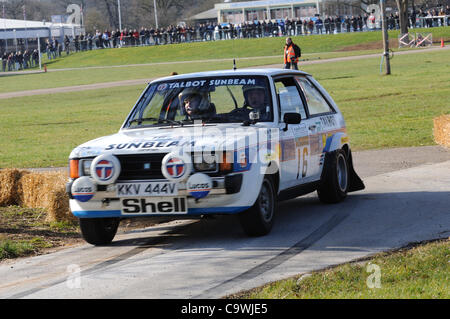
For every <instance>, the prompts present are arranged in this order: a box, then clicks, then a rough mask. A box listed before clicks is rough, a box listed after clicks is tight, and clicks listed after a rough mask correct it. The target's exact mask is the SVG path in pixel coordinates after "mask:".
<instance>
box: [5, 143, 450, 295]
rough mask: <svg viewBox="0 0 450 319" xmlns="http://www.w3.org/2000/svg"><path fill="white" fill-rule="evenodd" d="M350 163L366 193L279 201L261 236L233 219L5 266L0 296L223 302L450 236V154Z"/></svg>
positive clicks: (373, 156)
mask: <svg viewBox="0 0 450 319" xmlns="http://www.w3.org/2000/svg"><path fill="white" fill-rule="evenodd" d="M354 161H355V167H356V170H357V171H358V172H360V175H361V176H362V177H363V179H364V182H365V184H366V189H365V190H364V191H360V192H356V193H352V194H350V195H349V196H348V198H347V199H346V200H345V201H344V202H343V203H340V204H337V205H324V204H321V203H320V202H319V201H318V199H317V196H316V195H315V193H314V194H311V195H308V196H304V197H299V198H296V199H293V200H290V201H287V202H283V203H281V204H280V206H279V213H278V215H277V220H276V224H275V226H274V229H273V230H272V232H271V233H270V234H269V235H267V236H265V237H260V238H248V237H246V236H245V235H244V234H243V232H242V231H241V228H240V225H239V223H238V221H237V219H236V218H234V217H232V216H231V217H230V216H223V217H217V218H214V219H202V220H197V221H192V220H184V221H172V222H169V223H165V224H160V225H158V226H154V227H150V228H146V229H144V230H139V231H134V232H131V233H126V234H120V235H118V236H117V237H116V239H115V240H114V242H113V244H112V245H111V246H109V247H93V246H90V245H83V246H80V247H75V248H71V249H65V250H61V251H58V252H56V253H53V254H48V255H43V256H38V257H33V258H25V259H21V260H18V261H13V262H6V263H2V264H0V279H1V280H0V298H217V297H222V296H225V295H227V294H231V293H235V292H238V291H241V290H243V289H249V288H253V287H256V286H259V285H262V284H264V283H267V282H270V281H273V280H278V279H281V278H286V277H288V276H292V275H295V274H299V273H308V272H311V271H312V270H317V269H323V268H325V267H328V266H331V265H336V264H340V263H344V262H348V261H351V260H354V259H358V258H362V257H366V256H369V255H372V254H375V253H377V252H380V251H386V250H390V249H394V248H398V247H402V246H404V245H406V244H408V243H410V242H417V241H422V240H428V239H435V238H447V237H449V236H450V208H449V207H450V151H448V150H445V149H443V148H440V147H437V146H430V147H419V148H400V149H391V150H378V151H377V150H374V151H365V152H355V153H354ZM381 284H383V268H381Z"/></svg>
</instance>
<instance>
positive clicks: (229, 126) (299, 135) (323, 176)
mask: <svg viewBox="0 0 450 319" xmlns="http://www.w3.org/2000/svg"><path fill="white" fill-rule="evenodd" d="M69 171H70V179H69V182H68V183H67V192H68V194H69V197H70V209H71V211H72V213H73V214H74V215H75V216H76V217H78V218H79V221H80V227H81V231H82V235H83V237H84V239H85V240H86V241H87V242H88V243H91V244H94V245H105V244H109V243H110V242H111V241H112V240H113V238H114V236H115V234H116V232H117V228H118V225H119V222H120V220H121V219H124V218H132V217H142V216H171V217H174V218H190V217H193V216H203V215H209V214H237V215H238V216H239V219H240V222H241V225H242V227H243V230H244V232H245V233H246V234H248V235H250V236H261V235H265V234H267V233H269V232H270V230H271V228H272V225H273V223H274V217H275V215H276V210H277V201H280V200H286V199H291V198H294V197H297V196H300V195H304V194H307V193H311V192H313V191H317V193H318V196H319V199H320V200H321V201H322V202H325V203H337V202H340V201H342V200H343V199H344V198H345V197H346V195H347V193H348V192H353V191H357V190H361V189H364V184H363V182H362V181H361V179H360V178H359V177H358V175H357V174H356V173H355V170H354V168H353V164H352V154H351V150H350V144H349V137H348V135H347V133H346V127H345V122H344V118H343V116H342V114H341V112H340V111H339V109H338V107H337V105H336V104H335V103H334V101H333V99H332V98H331V97H330V95H329V94H328V93H327V92H326V91H325V90H324V88H323V87H322V86H321V85H320V84H319V83H318V82H317V81H316V80H315V79H314V78H313V77H312V76H311V75H309V74H307V73H304V72H301V71H291V70H282V69H260V70H256V69H255V70H227V71H216V72H202V73H193V74H186V75H176V76H170V77H166V78H162V79H158V80H155V81H153V82H151V83H150V84H149V85H148V86H147V88H146V89H145V90H144V92H143V93H142V95H141V96H140V98H139V99H138V101H137V103H136V105H135V106H134V108H133V109H132V111H131V113H130V114H129V115H128V117H127V119H126V120H125V122H124V123H123V125H122V127H121V129H120V130H119V132H118V133H117V134H113V135H109V136H105V137H101V138H98V139H95V140H92V141H89V142H87V143H85V144H82V145H80V146H78V147H77V148H75V149H74V150H73V151H72V153H71V154H70V158H69Z"/></svg>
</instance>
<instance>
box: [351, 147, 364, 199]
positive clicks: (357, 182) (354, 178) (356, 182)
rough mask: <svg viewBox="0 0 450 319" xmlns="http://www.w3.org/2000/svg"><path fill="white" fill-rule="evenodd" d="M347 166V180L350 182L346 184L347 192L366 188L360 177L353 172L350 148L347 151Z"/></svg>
mask: <svg viewBox="0 0 450 319" xmlns="http://www.w3.org/2000/svg"><path fill="white" fill-rule="evenodd" d="M348 166H349V182H350V183H349V186H348V192H349V193H350V192H356V191H360V190H363V189H364V188H366V187H365V186H364V183H363V181H362V180H361V178H360V177H359V176H358V174H356V172H355V169H354V167H353V158H352V151H350V150H349V152H348Z"/></svg>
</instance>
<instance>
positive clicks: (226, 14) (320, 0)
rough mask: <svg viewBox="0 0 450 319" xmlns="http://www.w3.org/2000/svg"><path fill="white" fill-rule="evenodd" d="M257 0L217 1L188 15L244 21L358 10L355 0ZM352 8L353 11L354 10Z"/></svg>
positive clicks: (206, 20) (340, 13) (302, 16)
mask: <svg viewBox="0 0 450 319" xmlns="http://www.w3.org/2000/svg"><path fill="white" fill-rule="evenodd" d="M327 2H328V0H259V1H245V2H226V3H217V4H215V5H214V9H211V10H208V11H205V12H201V13H199V14H197V15H195V16H193V17H192V18H191V19H192V20H194V21H198V22H211V20H214V22H218V23H233V24H237V23H243V22H250V21H255V20H259V21H261V20H277V19H286V18H288V19H297V18H302V19H304V18H311V17H314V16H315V15H317V14H318V15H321V16H325V15H353V14H359V13H360V11H359V10H356V8H355V7H354V6H351V5H349V4H350V3H352V2H355V0H341V1H338V2H336V1H332V2H331V1H330V2H329V3H327ZM354 11H355V12H354Z"/></svg>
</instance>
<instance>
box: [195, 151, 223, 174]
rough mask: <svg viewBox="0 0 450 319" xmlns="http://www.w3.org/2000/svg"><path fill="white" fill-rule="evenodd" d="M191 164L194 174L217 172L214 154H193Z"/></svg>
mask: <svg viewBox="0 0 450 319" xmlns="http://www.w3.org/2000/svg"><path fill="white" fill-rule="evenodd" d="M192 162H193V164H194V170H195V171H196V172H217V159H216V156H215V155H214V154H209V155H206V154H203V153H199V154H193V155H192Z"/></svg>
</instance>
